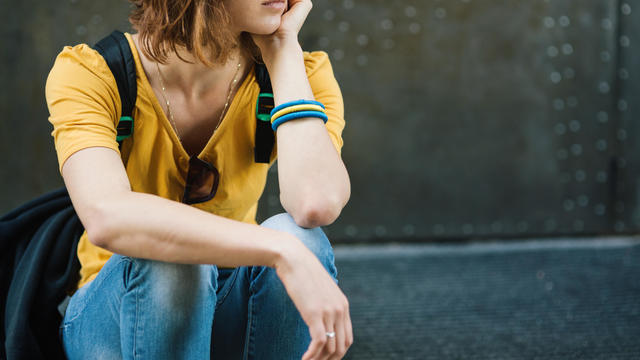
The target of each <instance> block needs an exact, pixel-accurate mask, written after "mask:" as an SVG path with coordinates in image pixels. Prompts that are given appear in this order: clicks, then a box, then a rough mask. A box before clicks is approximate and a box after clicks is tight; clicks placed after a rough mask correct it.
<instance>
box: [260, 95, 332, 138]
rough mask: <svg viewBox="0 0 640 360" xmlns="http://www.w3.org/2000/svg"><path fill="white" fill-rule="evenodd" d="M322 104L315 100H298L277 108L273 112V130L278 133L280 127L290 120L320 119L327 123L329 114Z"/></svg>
mask: <svg viewBox="0 0 640 360" xmlns="http://www.w3.org/2000/svg"><path fill="white" fill-rule="evenodd" d="M324 110H325V108H324V105H322V103H321V102H318V101H313V100H296V101H290V102H287V103H284V104H281V105H278V106H276V107H275V108H273V110H271V128H272V129H273V131H276V129H277V128H278V126H280V125H281V124H282V123H285V122H287V121H289V120H293V119H300V118H307V117H312V118H319V119H322V121H324V122H325V123H326V122H327V120H328V118H327V114H326V113H325V111H324Z"/></svg>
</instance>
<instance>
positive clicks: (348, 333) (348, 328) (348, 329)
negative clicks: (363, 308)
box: [344, 304, 353, 350]
mask: <svg viewBox="0 0 640 360" xmlns="http://www.w3.org/2000/svg"><path fill="white" fill-rule="evenodd" d="M344 318H345V320H344V326H345V343H346V349H347V350H349V347H350V346H351V344H353V326H352V325H351V315H350V314H349V305H348V304H347V310H346V311H345V312H344Z"/></svg>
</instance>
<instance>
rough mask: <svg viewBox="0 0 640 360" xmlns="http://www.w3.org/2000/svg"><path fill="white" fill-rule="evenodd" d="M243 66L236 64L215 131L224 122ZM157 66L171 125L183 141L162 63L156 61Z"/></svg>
mask: <svg viewBox="0 0 640 360" xmlns="http://www.w3.org/2000/svg"><path fill="white" fill-rule="evenodd" d="M241 66H242V64H241V63H238V65H237V66H236V73H235V75H233V81H231V84H229V92H228V93H227V100H226V101H225V103H224V107H223V108H222V112H221V113H220V118H218V123H217V124H216V127H215V129H213V132H214V133H215V131H216V130H218V127H219V126H220V124H221V123H222V119H223V118H224V115H225V113H226V111H227V107H228V106H229V100H231V94H232V93H233V89H235V85H236V83H237V82H238V73H239V72H240V67H241ZM156 68H157V69H158V75H159V78H160V88H161V89H162V98H163V99H164V102H165V103H166V104H167V115H169V116H168V118H169V120H170V121H171V125H172V126H173V129H174V130H175V132H176V136H177V137H178V140H180V142H182V138H181V137H180V133H179V132H178V126H177V125H176V121H175V119H174V118H173V112H172V111H171V105H170V104H169V98H167V93H166V88H165V86H164V76H163V75H162V72H161V71H160V65H159V64H158V63H157V62H156ZM212 135H213V134H212Z"/></svg>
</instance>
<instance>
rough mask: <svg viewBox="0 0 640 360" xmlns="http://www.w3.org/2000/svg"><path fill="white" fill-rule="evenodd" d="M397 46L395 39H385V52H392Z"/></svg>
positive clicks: (383, 43)
mask: <svg viewBox="0 0 640 360" xmlns="http://www.w3.org/2000/svg"><path fill="white" fill-rule="evenodd" d="M395 46H396V42H395V41H393V39H384V40H383V41H382V48H383V49H385V50H391V49H393V48H394V47H395Z"/></svg>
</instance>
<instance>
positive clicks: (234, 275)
mask: <svg viewBox="0 0 640 360" xmlns="http://www.w3.org/2000/svg"><path fill="white" fill-rule="evenodd" d="M239 272H240V268H236V269H235V270H234V271H233V273H232V274H231V279H227V281H225V283H224V286H225V287H226V292H224V293H222V294H221V295H222V296H221V297H220V298H219V299H218V300H217V301H216V308H217V307H218V306H220V305H222V303H223V302H224V300H225V299H226V298H227V297H228V296H229V294H230V293H231V290H232V289H233V285H234V284H235V282H236V279H237V278H238V273H239ZM229 281H230V282H229ZM227 284H228V285H227Z"/></svg>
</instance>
